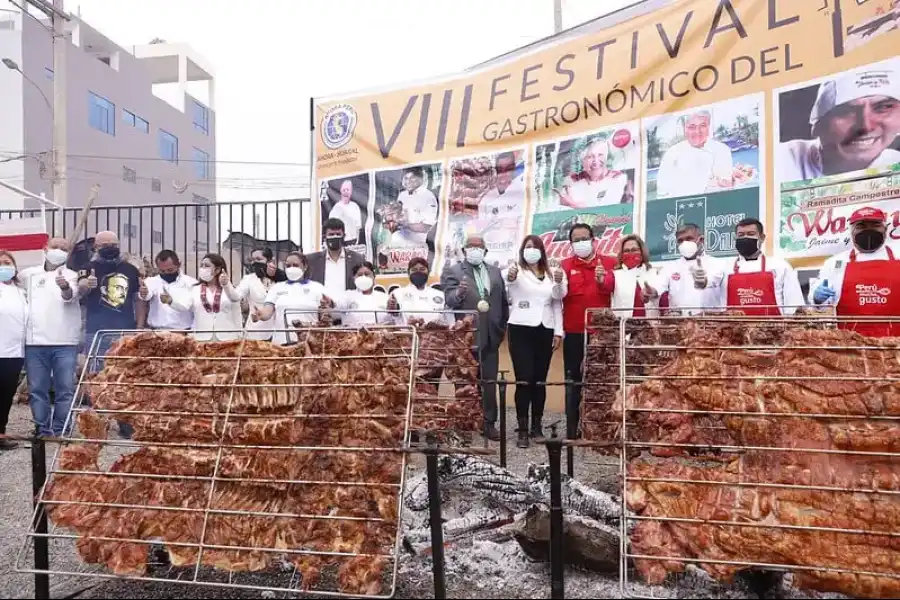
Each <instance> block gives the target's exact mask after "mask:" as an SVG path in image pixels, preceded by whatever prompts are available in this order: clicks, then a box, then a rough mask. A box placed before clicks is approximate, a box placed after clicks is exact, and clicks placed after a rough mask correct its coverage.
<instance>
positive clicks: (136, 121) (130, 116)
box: [122, 108, 150, 133]
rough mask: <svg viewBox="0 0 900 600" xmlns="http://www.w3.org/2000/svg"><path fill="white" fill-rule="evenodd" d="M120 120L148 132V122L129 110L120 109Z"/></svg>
mask: <svg viewBox="0 0 900 600" xmlns="http://www.w3.org/2000/svg"><path fill="white" fill-rule="evenodd" d="M122 122H123V123H125V124H126V125H131V126H132V127H134V128H135V129H138V130H140V131H143V132H144V133H150V123H148V122H147V121H145V120H144V119H142V118H141V117H139V116H137V115H136V114H134V113H133V112H131V111H130V110H125V109H124V108H123V109H122Z"/></svg>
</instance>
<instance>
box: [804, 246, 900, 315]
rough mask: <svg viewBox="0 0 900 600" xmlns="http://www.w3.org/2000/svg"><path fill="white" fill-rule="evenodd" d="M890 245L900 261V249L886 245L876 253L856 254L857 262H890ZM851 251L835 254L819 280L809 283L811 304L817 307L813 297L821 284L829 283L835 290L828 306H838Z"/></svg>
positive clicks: (827, 262) (823, 269)
mask: <svg viewBox="0 0 900 600" xmlns="http://www.w3.org/2000/svg"><path fill="white" fill-rule="evenodd" d="M889 245H890V248H891V252H893V253H894V258H895V259H900V247H897V246H895V245H893V244H885V245H884V246H882V247H881V248H879V249H878V250H876V251H875V252H859V251H858V250H857V252H856V261H857V262H867V261H870V260H888V258H889V257H888V253H887V247H888V246H889ZM850 252H851V251H850V250H845V251H843V252H841V253H840V254H835V255H834V256H832V257H831V258H829V259H828V260H826V261H825V264H824V265H822V268H821V269H820V270H819V277H818V279H812V280H810V282H809V296H808V297H809V303H810V304H813V305H815V303H816V302H815V300H814V299H813V296H814V295H815V292H816V288H817V287H819V284H820V283H823V282H825V281H827V282H828V287H830V288H831V289H833V290H834V292H835V294H834V299H833V300H831V301H830V302H828V304H833V305H835V306H837V303H838V301H840V299H841V288H842V287H843V286H844V270H845V269H846V268H847V263H848V262H850Z"/></svg>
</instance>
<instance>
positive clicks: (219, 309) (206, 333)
mask: <svg viewBox="0 0 900 600" xmlns="http://www.w3.org/2000/svg"><path fill="white" fill-rule="evenodd" d="M198 275H199V279H200V281H199V282H198V283H197V285H195V286H193V287H192V288H191V289H189V290H187V292H186V293H184V292H180V291H178V290H171V291H170V300H169V301H170V302H171V305H172V308H174V309H175V310H180V311H193V313H194V330H193V332H192V333H191V335H192V336H193V337H194V338H195V339H197V340H200V341H210V340H217V341H227V340H236V339H239V338H240V337H241V335H242V332H241V330H242V329H243V318H242V317H243V315H242V313H241V296H240V294H239V293H238V291H237V290H236V289H235V287H234V286H233V285H232V284H231V278H230V277H229V276H228V265H227V264H226V263H225V259H224V258H222V257H221V256H220V255H218V254H213V253H210V254H207V255H206V256H204V257H203V260H201V261H200V271H199V273H198Z"/></svg>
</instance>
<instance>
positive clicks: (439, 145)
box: [371, 0, 803, 158]
mask: <svg viewBox="0 0 900 600" xmlns="http://www.w3.org/2000/svg"><path fill="white" fill-rule="evenodd" d="M789 4H790V3H787V2H783V1H781V2H779V1H778V0H768V30H769V31H772V30H775V29H779V28H781V27H786V26H790V25H793V24H795V23H798V22H799V21H800V16H799V15H788V14H786V7H787V6H788V5H789ZM699 27H702V28H703V29H702V31H705V32H706V35H705V41H704V44H703V47H704V48H709V47H710V46H711V45H712V44H713V42H714V41H715V40H716V39H717V38H719V37H720V36H734V35H736V36H739V37H740V38H741V39H746V38H747V37H748V35H749V34H748V33H747V29H746V27H745V26H744V24H743V23H742V21H741V18H740V15H739V12H738V10H737V9H736V8H735V6H734V2H733V0H719V2H718V4H717V5H716V9H715V11H714V12H713V13H712V14H711V15H710V19H709V21H708V22H702V21H700V20H699V17H697V15H695V11H693V10H690V11H688V12H687V13H685V15H684V17H683V19H682V21H681V26H680V28H679V29H678V31H668V30H666V28H665V26H664V25H663V23H657V24H656V26H655V28H653V29H652V30H644V31H634V32H632V34H631V36H630V37H631V39H630V40H629V39H620V38H611V39H606V40H603V41H601V42H599V43H596V44H593V45H591V46H587V47H586V48H585V51H586V52H590V53H593V54H594V55H595V56H596V67H597V68H596V71H595V72H593V73H591V74H590V76H592V77H595V78H596V80H597V81H601V80H602V79H603V77H604V73H605V72H606V70H607V67H608V66H609V65H607V64H606V63H605V55H606V50H607V49H608V48H610V47H611V46H613V45H618V44H623V43H630V44H631V53H630V58H631V64H630V69H631V70H637V69H639V57H640V50H641V48H642V45H643V44H661V45H662V47H663V49H664V50H665V51H666V53H667V54H668V56H669V58H670V60H675V59H677V58H678V56H679V54H680V53H681V51H682V47H683V44H684V41H685V39H686V38H690V37H692V35H691V34H690V33H689V32H691V31H692V30H694V29H697V28H699ZM650 31H652V33H651V32H650ZM711 55H712V53H711ZM575 59H576V55H575V54H571V53H569V54H564V55H562V56H560V57H558V58H557V59H556V61H555V63H554V64H550V65H548V64H544V63H542V62H541V63H536V64H533V65H530V66H527V67H525V68H524V69H522V70H521V72H519V73H515V74H513V73H506V74H502V75H498V76H497V77H495V78H494V79H493V80H492V81H491V84H490V85H491V89H490V94H488V95H487V96H488V105H487V106H486V107H484V109H486V110H487V111H493V110H494V109H495V103H496V101H497V99H498V98H500V97H502V96H507V95H510V94H515V95H516V96H518V100H519V102H521V103H522V104H526V103H530V102H535V101H537V100H540V98H541V94H540V92H538V91H536V88H538V87H539V84H540V83H541V82H542V79H543V78H552V79H553V85H552V90H553V91H554V92H564V91H566V90H568V89H569V88H570V87H572V85H573V84H574V83H575V81H576V72H575V71H574V70H572V69H571V68H569V63H571V61H573V60H575ZM729 62H730V69H729V72H722V71H721V70H720V69H719V68H718V67H716V66H715V65H712V64H707V65H701V66H699V67H697V68H696V69H693V70H692V71H687V70H681V71H678V72H676V73H674V74H672V75H671V76H670V77H668V78H666V77H662V78H660V79H658V80H656V79H654V80H651V81H649V82H646V81H645V82H642V83H641V84H640V85H630V86H627V87H622V86H621V85H620V84H618V83H616V84H614V85H611V86H610V87H609V88H607V89H606V90H605V91H603V92H600V93H598V94H597V95H596V96H594V97H584V98H582V99H581V100H569V101H568V102H565V103H564V104H562V105H561V106H545V107H542V108H536V109H535V110H532V111H530V112H526V113H521V114H520V115H518V116H517V117H515V118H505V119H500V120H497V121H493V122H491V123H489V124H488V125H487V126H486V127H485V128H484V130H483V131H482V132H481V137H482V138H483V140H484V141H487V142H492V141H495V140H501V139H505V138H509V137H512V136H518V135H524V134H527V133H529V132H535V131H540V130H542V129H550V128H551V127H560V126H561V124H562V123H566V124H569V123H574V122H576V121H579V120H589V119H590V118H591V117H592V116H594V115H596V116H602V115H603V114H604V113H607V114H615V113H618V112H620V111H622V110H624V109H625V108H626V107H628V108H632V109H633V108H634V107H636V106H643V105H647V104H653V103H656V102H663V101H666V100H667V99H673V98H684V97H685V96H689V95H690V94H692V93H703V92H709V91H710V90H713V89H715V88H716V86H718V85H720V84H723V83H725V82H730V83H731V84H739V83H742V82H745V81H748V80H750V79H751V78H753V77H754V76H755V75H757V73H758V75H759V76H760V77H769V76H771V75H775V74H777V73H780V72H782V71H792V70H794V69H798V68H801V67H802V66H803V63H800V62H794V60H793V58H792V56H791V46H790V44H784V46H773V47H770V48H764V49H762V50H761V51H760V52H759V55H758V56H750V55H741V56H736V57H732V58H731V59H730V61H729ZM474 88H475V85H474V84H469V85H467V86H466V87H465V88H464V89H463V91H462V98H461V100H459V106H458V107H457V108H458V110H459V128H458V130H457V132H456V146H457V147H459V148H462V147H465V146H466V138H467V134H468V128H469V117H470V115H471V113H472V110H473V106H472V99H473V95H474V94H473V92H474ZM454 91H455V90H454V89H453V88H452V87H451V88H448V89H446V90H444V92H443V98H442V104H441V110H440V118H439V119H438V120H437V136H436V138H435V146H434V150H435V151H438V152H440V151H442V150H443V149H444V148H445V146H446V143H447V134H448V131H447V128H448V124H449V122H450V114H451V110H452V109H453V108H454V106H455V105H456V103H457V101H458V99H455V98H454ZM420 100H421V101H420ZM432 100H433V94H431V93H425V94H421V95H420V94H413V95H411V96H410V97H409V99H408V100H407V102H406V105H405V107H404V109H403V111H402V113H401V114H400V117H399V118H398V120H397V122H396V123H394V124H393V126H392V127H391V126H390V125H389V124H385V122H384V120H383V119H382V115H381V108H380V107H379V104H378V102H372V103H371V109H372V118H373V122H374V127H375V134H376V137H377V142H378V147H379V150H380V151H381V155H382V157H384V158H388V157H390V156H391V151H392V150H393V148H394V144H395V143H396V141H397V139H398V138H399V137H400V134H401V133H402V132H403V130H404V129H405V128H406V127H407V126H409V127H416V128H417V129H418V131H417V135H416V144H415V148H414V153H415V154H420V153H422V152H423V151H424V150H425V140H426V137H427V135H428V130H429V127H430V125H431V123H430V122H429V118H428V116H429V113H430V111H431V105H432ZM417 105H418V113H419V114H418V119H417V122H414V121H411V117H412V114H413V111H414V110H415V109H416V106H417ZM388 129H389V130H390V133H389V134H388V133H387V132H388ZM404 150H405V149H404ZM404 154H405V152H404Z"/></svg>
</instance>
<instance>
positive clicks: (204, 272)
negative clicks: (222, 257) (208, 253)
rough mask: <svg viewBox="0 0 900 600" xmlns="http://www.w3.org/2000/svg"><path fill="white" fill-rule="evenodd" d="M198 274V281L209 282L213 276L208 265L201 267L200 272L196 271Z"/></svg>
mask: <svg viewBox="0 0 900 600" xmlns="http://www.w3.org/2000/svg"><path fill="white" fill-rule="evenodd" d="M198 275H199V276H200V281H205V282H207V283H209V282H210V281H212V278H213V270H212V269H210V268H209V267H201V269H200V272H199V273H198Z"/></svg>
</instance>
